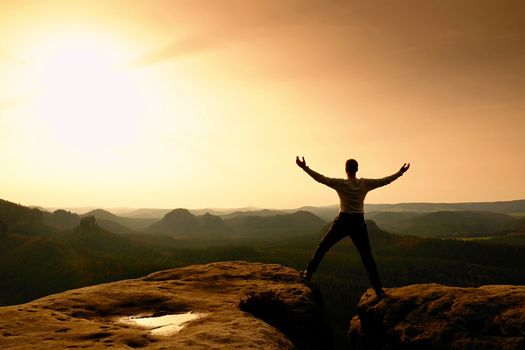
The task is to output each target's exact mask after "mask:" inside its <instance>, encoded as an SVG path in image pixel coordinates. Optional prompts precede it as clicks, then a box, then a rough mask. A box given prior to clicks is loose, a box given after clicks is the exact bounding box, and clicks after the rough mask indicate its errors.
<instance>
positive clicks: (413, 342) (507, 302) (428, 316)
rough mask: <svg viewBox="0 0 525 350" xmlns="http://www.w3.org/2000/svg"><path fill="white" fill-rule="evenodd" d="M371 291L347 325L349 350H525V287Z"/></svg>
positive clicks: (426, 286) (423, 286)
mask: <svg viewBox="0 0 525 350" xmlns="http://www.w3.org/2000/svg"><path fill="white" fill-rule="evenodd" d="M386 291H387V298H386V299H384V300H382V301H379V302H378V301H377V300H376V298H375V295H374V293H372V291H371V290H369V291H368V292H367V293H365V294H364V295H363V297H362V298H361V300H360V302H359V305H358V307H357V316H355V317H354V318H353V319H352V321H351V323H350V340H351V344H352V348H353V349H359V350H361V349H367V350H376V349H381V350H395V349H410V350H418V349H425V350H433V349H447V350H469V349H472V350H474V349H475V350H495V349H498V350H518V349H519V350H523V349H525V286H510V285H509V286H504V285H501V286H500V285H488V286H483V287H479V288H459V287H447V286H443V285H438V284H419V285H410V286H406V287H401V288H391V289H387V290H386Z"/></svg>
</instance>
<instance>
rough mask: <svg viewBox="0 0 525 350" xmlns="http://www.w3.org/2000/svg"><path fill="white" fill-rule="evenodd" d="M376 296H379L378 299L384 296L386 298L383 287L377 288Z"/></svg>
mask: <svg viewBox="0 0 525 350" xmlns="http://www.w3.org/2000/svg"><path fill="white" fill-rule="evenodd" d="M376 297H377V300H383V299H384V298H386V293H385V291H384V290H382V289H378V290H376Z"/></svg>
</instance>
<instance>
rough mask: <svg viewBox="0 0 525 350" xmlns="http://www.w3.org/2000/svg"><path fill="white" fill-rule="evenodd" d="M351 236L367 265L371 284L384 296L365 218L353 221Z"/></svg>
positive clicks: (364, 263) (380, 295)
mask: <svg viewBox="0 0 525 350" xmlns="http://www.w3.org/2000/svg"><path fill="white" fill-rule="evenodd" d="M350 237H351V238H352V242H354V245H355V247H356V248H357V250H358V251H359V255H361V261H362V262H363V265H364V266H365V269H366V272H367V274H368V279H369V280H370V284H372V287H373V288H374V290H375V292H376V294H377V296H378V297H379V298H383V297H384V292H383V288H382V286H381V279H380V278H379V272H378V271H377V265H376V262H375V260H374V257H373V255H372V248H371V247H370V241H369V239H368V230H367V228H366V223H365V221H364V219H363V218H357V219H356V221H355V222H354V223H353V227H352V230H351V233H350Z"/></svg>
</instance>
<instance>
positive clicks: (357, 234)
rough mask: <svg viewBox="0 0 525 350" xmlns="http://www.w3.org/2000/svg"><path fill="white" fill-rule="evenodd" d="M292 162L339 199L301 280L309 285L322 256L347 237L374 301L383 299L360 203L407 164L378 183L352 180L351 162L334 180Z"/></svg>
mask: <svg viewBox="0 0 525 350" xmlns="http://www.w3.org/2000/svg"><path fill="white" fill-rule="evenodd" d="M295 162H296V163H297V165H298V166H299V167H300V168H301V169H303V170H304V171H305V172H306V173H307V174H308V175H310V176H311V177H312V178H313V179H314V180H315V181H317V182H320V183H322V184H324V185H326V186H328V187H330V188H333V189H334V190H336V191H337V194H338V195H339V200H340V207H341V210H340V212H339V215H338V216H337V218H336V219H335V220H334V222H333V223H332V225H331V226H330V229H329V230H328V232H327V233H326V234H325V235H324V237H323V239H322V240H321V242H320V243H319V246H318V247H317V250H316V251H315V253H314V255H313V256H312V259H311V260H310V262H309V263H308V265H307V267H306V269H305V270H303V271H301V277H302V278H303V279H305V280H308V281H309V280H310V279H311V278H312V275H313V274H314V272H315V270H317V267H318V266H319V264H320V263H321V260H322V259H323V256H324V255H325V254H326V252H327V251H328V250H329V249H330V248H331V247H332V246H333V245H334V244H336V243H337V242H339V241H340V240H341V239H342V238H344V237H345V236H347V235H349V236H350V238H351V239H352V242H353V243H354V245H355V246H356V248H357V250H358V251H359V254H360V255H361V260H362V261H363V265H364V266H365V269H366V272H367V273H368V278H369V279H370V283H371V284H372V287H374V290H375V292H376V295H377V298H378V299H383V298H384V297H385V292H384V291H383V288H382V287H381V280H380V279H379V273H378V272H377V266H376V262H375V260H374V257H373V256H372V250H371V248H370V241H369V239H368V231H367V229H366V223H365V219H364V214H363V202H364V200H365V196H366V194H367V193H368V192H369V191H371V190H373V189H376V188H378V187H381V186H384V185H388V184H389V183H391V182H392V181H394V180H396V179H397V178H398V177H400V176H401V175H403V174H404V173H405V172H406V171H407V170H408V168H410V163H405V164H403V166H402V167H401V169H399V171H398V172H397V173H395V174H393V175H390V176H387V177H385V178H382V179H363V178H360V179H358V178H357V177H356V173H357V170H358V163H357V161H356V160H355V159H349V160H347V161H346V165H345V170H346V175H347V178H346V179H334V178H329V177H326V176H323V175H321V174H319V173H317V172H315V171H313V170H312V169H310V168H309V167H308V166H307V165H306V161H305V160H304V157H303V159H302V160H301V159H299V157H296V159H295Z"/></svg>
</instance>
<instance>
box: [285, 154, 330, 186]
mask: <svg viewBox="0 0 525 350" xmlns="http://www.w3.org/2000/svg"><path fill="white" fill-rule="evenodd" d="M295 163H296V164H297V166H298V167H299V168H301V169H303V170H304V171H305V172H306V173H307V174H308V175H310V176H311V177H312V178H313V179H314V180H315V181H317V182H320V183H322V184H323V185H326V186H328V187H332V188H334V187H335V186H337V184H338V183H339V181H338V180H337V179H334V178H331V177H326V176H324V175H321V174H319V173H318V172H316V171H313V170H312V169H310V168H309V167H308V166H307V165H306V161H305V160H304V157H302V160H301V159H299V157H295Z"/></svg>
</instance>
